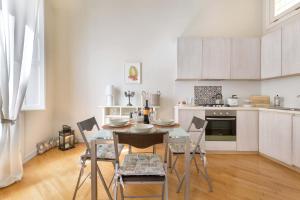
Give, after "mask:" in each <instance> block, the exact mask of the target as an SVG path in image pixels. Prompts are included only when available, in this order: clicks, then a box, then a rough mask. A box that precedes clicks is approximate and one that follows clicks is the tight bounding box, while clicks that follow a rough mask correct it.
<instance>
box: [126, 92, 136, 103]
mask: <svg viewBox="0 0 300 200" xmlns="http://www.w3.org/2000/svg"><path fill="white" fill-rule="evenodd" d="M124 94H125V97H128V104H127V106H132V104H131V102H130V98H131V97H134V94H135V92H133V91H129V90H128V91H125V92H124Z"/></svg>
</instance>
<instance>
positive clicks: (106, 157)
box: [73, 117, 124, 200]
mask: <svg viewBox="0 0 300 200" xmlns="http://www.w3.org/2000/svg"><path fill="white" fill-rule="evenodd" d="M77 126H78V128H79V130H80V133H81V136H82V138H83V141H84V143H85V145H86V151H85V153H84V154H83V155H81V156H80V162H81V168H80V172H79V176H78V179H77V183H76V187H75V191H74V194H73V200H74V199H75V198H76V194H77V192H78V190H79V188H80V187H81V186H82V185H83V183H84V182H85V180H86V179H87V178H88V177H89V176H90V173H89V174H88V175H87V176H86V177H85V178H84V179H83V181H82V182H81V178H82V176H83V173H84V168H85V167H86V161H87V160H91V148H90V144H89V142H88V140H87V136H86V134H87V132H90V131H92V130H93V129H94V127H96V129H97V131H99V130H100V128H99V125H98V123H97V121H96V118H95V117H92V118H89V119H87V120H84V121H81V122H78V123H77ZM123 147H124V145H122V146H119V148H118V150H119V151H118V153H117V154H120V153H121V151H122V149H123ZM115 155H116V154H115V148H114V145H113V144H100V145H98V146H97V161H106V162H111V163H112V165H113V167H114V163H115V160H116V159H115V158H116V156H115ZM97 172H98V174H99V177H100V180H101V182H102V184H103V187H104V189H105V191H106V193H107V195H108V198H109V199H111V200H112V196H111V194H110V192H109V187H110V185H111V183H112V181H113V177H112V180H111V182H110V184H109V187H107V185H106V182H105V180H104V178H103V175H102V173H101V170H100V168H99V166H98V165H97Z"/></svg>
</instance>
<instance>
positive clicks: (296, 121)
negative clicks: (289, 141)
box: [293, 115, 300, 168]
mask: <svg viewBox="0 0 300 200" xmlns="http://www.w3.org/2000/svg"><path fill="white" fill-rule="evenodd" d="M293 165H295V166H296V167H299V168H300V115H296V116H294V118H293Z"/></svg>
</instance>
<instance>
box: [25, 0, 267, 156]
mask: <svg viewBox="0 0 300 200" xmlns="http://www.w3.org/2000/svg"><path fill="white" fill-rule="evenodd" d="M45 2H46V48H47V51H46V60H47V64H46V69H47V99H46V100H47V102H46V106H47V110H46V111H37V112H32V113H26V116H25V118H26V121H25V126H26V130H25V132H26V133H25V134H26V137H27V140H26V145H27V148H28V149H27V150H26V151H27V152H30V151H31V150H32V149H34V148H35V144H36V143H37V142H39V140H44V139H45V138H47V137H48V136H49V134H51V133H53V134H57V131H58V129H60V128H61V125H62V124H65V123H67V124H70V125H72V126H73V127H76V126H75V124H76V122H78V121H80V120H82V119H85V118H87V117H90V116H93V115H94V116H96V117H97V118H98V119H99V120H100V119H101V114H100V110H98V109H97V108H96V107H97V106H98V105H101V104H105V96H104V90H105V86H106V85H107V84H113V85H115V86H116V87H118V90H119V91H121V93H123V91H124V90H125V89H126V90H127V89H130V90H135V91H137V92H139V91H141V90H142V89H146V90H150V91H153V92H154V91H156V90H157V89H159V90H160V91H161V93H162V99H161V107H162V109H161V116H162V117H172V116H173V106H174V105H175V104H176V102H177V101H178V100H180V99H181V98H185V96H187V97H189V96H191V95H192V91H193V86H194V85H195V84H197V85H206V84H209V85H222V86H223V90H224V93H225V95H224V96H225V97H226V96H230V95H231V94H237V95H239V96H241V97H245V98H246V96H247V92H245V91H249V93H251V94H258V93H259V92H260V87H259V82H255V81H250V82H246V81H245V82H244V81H243V82H236V81H234V82H229V81H216V82H202V81H201V82H180V83H179V82H176V83H175V79H176V74H175V73H176V65H177V63H176V60H177V59H176V56H177V55H176V54H177V53H176V52H177V50H176V48H177V46H176V45H177V38H178V37H181V36H228V37H231V36H259V35H260V34H261V27H262V25H261V18H262V17H261V6H262V4H261V0H251V1H249V0H247V1H246V0H226V1H224V0H184V1H183V0H143V1H141V0H126V1H124V0H110V1H107V0H86V1H82V0H64V1H61V0H47V1H45ZM127 61H140V62H142V63H143V66H142V84H141V85H126V84H124V80H123V66H124V63H125V62H127ZM237 85H238V86H237ZM249 95H250V94H249ZM136 98H137V99H139V97H138V95H137V97H136ZM124 102H125V99H124V98H122V99H121V100H120V103H123V104H124ZM134 102H135V103H137V102H138V100H136V101H134Z"/></svg>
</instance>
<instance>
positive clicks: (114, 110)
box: [98, 106, 159, 124]
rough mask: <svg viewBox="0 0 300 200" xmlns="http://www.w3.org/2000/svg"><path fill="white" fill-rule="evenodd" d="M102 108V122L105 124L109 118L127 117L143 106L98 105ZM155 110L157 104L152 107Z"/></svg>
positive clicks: (157, 107)
mask: <svg viewBox="0 0 300 200" xmlns="http://www.w3.org/2000/svg"><path fill="white" fill-rule="evenodd" d="M98 108H100V109H101V110H102V124H105V123H106V122H107V120H108V119H111V118H122V119H126V118H129V114H130V112H134V111H137V110H138V109H139V108H141V109H143V106H98ZM152 108H153V110H154V111H156V112H157V110H158V109H159V106H154V107H152Z"/></svg>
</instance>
